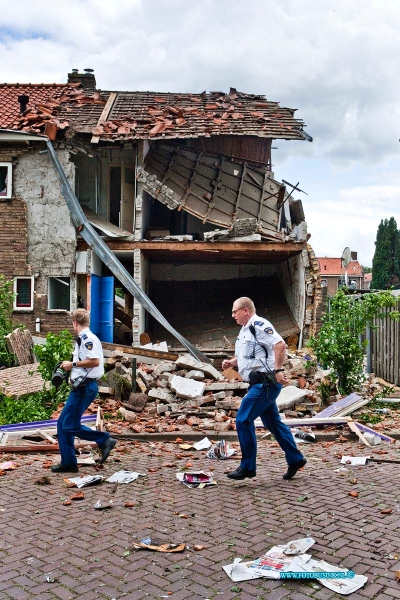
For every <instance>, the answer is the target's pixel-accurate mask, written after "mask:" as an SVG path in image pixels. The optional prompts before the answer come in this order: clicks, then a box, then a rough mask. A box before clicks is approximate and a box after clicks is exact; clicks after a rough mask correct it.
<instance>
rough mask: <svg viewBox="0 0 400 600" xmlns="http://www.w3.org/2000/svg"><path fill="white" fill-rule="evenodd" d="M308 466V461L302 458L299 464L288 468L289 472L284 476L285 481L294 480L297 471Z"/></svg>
mask: <svg viewBox="0 0 400 600" xmlns="http://www.w3.org/2000/svg"><path fill="white" fill-rule="evenodd" d="M306 464H307V459H306V458H302V459H301V460H299V462H297V463H294V464H293V465H289V466H288V470H287V471H286V473H285V474H284V476H283V479H292V478H293V477H294V476H295V475H296V473H297V471H298V470H299V469H301V468H302V467H304V466H305V465H306Z"/></svg>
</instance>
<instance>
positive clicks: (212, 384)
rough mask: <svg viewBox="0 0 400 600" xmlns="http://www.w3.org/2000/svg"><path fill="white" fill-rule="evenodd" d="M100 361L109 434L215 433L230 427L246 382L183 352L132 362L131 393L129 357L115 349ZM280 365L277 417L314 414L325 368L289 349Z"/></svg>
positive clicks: (228, 371) (233, 425)
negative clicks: (281, 380) (153, 360)
mask: <svg viewBox="0 0 400 600" xmlns="http://www.w3.org/2000/svg"><path fill="white" fill-rule="evenodd" d="M307 356H308V355H307ZM105 363H106V368H107V373H106V380H107V381H105V382H104V383H103V385H101V386H100V389H99V393H100V396H101V398H102V400H101V408H102V410H103V413H105V414H106V418H107V417H111V418H112V420H113V423H110V424H109V426H108V428H111V429H113V428H115V430H114V432H115V433H118V432H119V431H120V429H121V427H127V428H128V429H129V430H131V431H133V432H135V433H141V432H147V433H159V432H163V431H164V432H170V431H181V430H182V428H183V429H189V430H190V428H191V429H192V430H195V431H204V432H206V431H211V432H218V433H221V432H226V431H230V430H234V429H235V417H236V413H237V411H238V409H239V407H240V404H241V401H242V398H243V396H244V395H245V394H246V392H247V389H248V384H247V383H245V382H243V381H242V379H241V377H240V375H239V374H238V373H237V371H235V370H234V369H227V370H226V371H224V372H223V373H221V372H219V371H218V370H217V369H216V368H215V367H213V366H212V365H210V364H208V363H204V362H201V361H198V360H196V359H195V358H193V357H192V356H191V355H189V354H183V355H181V356H180V357H179V358H178V359H177V360H176V361H167V360H163V361H161V362H160V363H158V364H145V363H138V365H137V368H136V389H137V392H132V391H131V390H132V364H131V360H130V359H128V358H126V357H124V356H123V354H122V353H120V352H118V351H116V352H114V353H113V356H112V357H110V358H107V359H106V361H105ZM311 363H312V364H311ZM284 368H285V373H284V375H285V379H286V380H287V385H286V386H285V387H284V388H283V389H282V391H281V394H280V395H279V398H278V406H279V409H280V411H282V416H286V417H301V416H303V415H304V416H305V415H307V416H314V415H316V414H317V413H318V411H319V410H320V406H321V398H320V395H319V393H318V384H319V383H320V382H321V380H322V379H323V378H324V376H325V375H326V373H327V372H326V371H322V370H321V369H319V368H318V367H316V366H315V365H314V361H313V360H312V359H311V358H306V359H305V358H304V353H301V352H296V353H289V354H288V359H287V360H286V362H285V364H284ZM107 413H108V414H107ZM119 421H120V422H119ZM188 426H189V427H188ZM111 429H110V430H111Z"/></svg>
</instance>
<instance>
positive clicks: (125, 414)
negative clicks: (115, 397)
mask: <svg viewBox="0 0 400 600" xmlns="http://www.w3.org/2000/svg"><path fill="white" fill-rule="evenodd" d="M118 412H119V413H120V415H121V416H122V418H123V419H124V421H127V422H128V423H135V421H136V420H137V415H136V413H134V412H133V411H132V410H127V409H126V408H124V407H123V406H121V407H120V408H119V409H118Z"/></svg>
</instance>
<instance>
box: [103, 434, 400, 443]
mask: <svg viewBox="0 0 400 600" xmlns="http://www.w3.org/2000/svg"><path fill="white" fill-rule="evenodd" d="M263 435H265V433H258V434H257V436H256V437H257V441H260V440H261V439H262V437H263ZM385 435H388V436H390V437H392V438H393V439H395V440H400V431H394V432H393V433H390V432H389V433H386V432H385ZM339 436H342V437H345V438H346V439H347V440H348V441H349V442H355V441H358V437H357V435H356V434H355V433H343V432H342V431H341V432H340V433H336V432H334V431H332V432H327V433H315V439H316V441H317V442H332V441H335V440H336V441H337V440H338V438H339ZM112 437H113V438H115V439H117V440H121V441H122V440H127V441H128V440H134V441H137V442H151V441H154V442H174V441H175V440H176V439H177V438H181V439H182V441H186V440H188V441H199V440H202V439H203V438H205V437H208V438H211V439H212V440H215V441H219V440H226V441H233V442H238V441H239V440H238V436H237V434H236V432H234V431H227V432H226V433H224V434H221V433H219V432H218V433H217V432H215V433H214V432H212V431H211V432H207V431H205V432H204V433H200V432H199V433H197V432H188V433H185V432H180V431H174V432H173V433H126V434H124V433H120V434H112ZM265 439H266V438H265ZM306 445H307V444H306Z"/></svg>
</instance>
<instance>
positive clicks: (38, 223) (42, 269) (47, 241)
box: [14, 144, 76, 332]
mask: <svg viewBox="0 0 400 600" xmlns="http://www.w3.org/2000/svg"><path fill="white" fill-rule="evenodd" d="M41 150H43V145H41V144H40V145H39V144H38V145H35V147H34V149H33V151H32V152H29V153H26V154H24V155H22V156H21V157H19V159H18V162H17V164H16V165H15V171H14V194H15V195H16V196H18V197H21V198H22V200H23V201H24V203H25V204H26V212H27V228H28V243H27V257H28V263H29V264H30V265H31V272H32V274H33V275H34V276H35V286H34V310H33V312H30V313H29V314H27V315H26V316H25V317H24V315H23V314H21V313H19V315H18V317H19V320H20V322H24V323H25V324H26V325H27V326H28V327H29V328H30V329H31V330H32V329H33V328H34V322H35V319H36V318H37V317H39V318H40V319H41V321H42V331H44V332H47V331H58V330H60V329H63V328H65V327H68V326H69V325H70V318H69V316H68V314H67V312H66V311H54V313H53V311H49V310H48V308H47V306H48V304H47V294H48V278H49V277H71V275H72V274H73V272H74V269H75V248H76V234H75V228H74V226H73V224H72V221H71V217H70V212H69V209H68V207H67V204H66V202H65V199H64V197H63V195H62V191H61V185H60V183H59V180H58V177H57V174H56V172H55V170H54V168H53V165H52V162H51V160H50V157H49V155H48V154H47V153H42V154H41V153H40V151H41ZM56 152H57V155H58V158H59V160H60V162H61V165H62V167H63V169H64V171H65V174H66V176H67V178H68V179H69V182H70V183H71V185H72V188H74V169H75V167H74V165H73V164H72V162H71V161H70V152H69V150H68V149H67V148H65V147H61V148H56ZM71 304H72V307H74V306H75V305H76V286H75V279H74V278H72V279H71ZM51 313H53V314H51ZM57 313H58V314H57Z"/></svg>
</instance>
